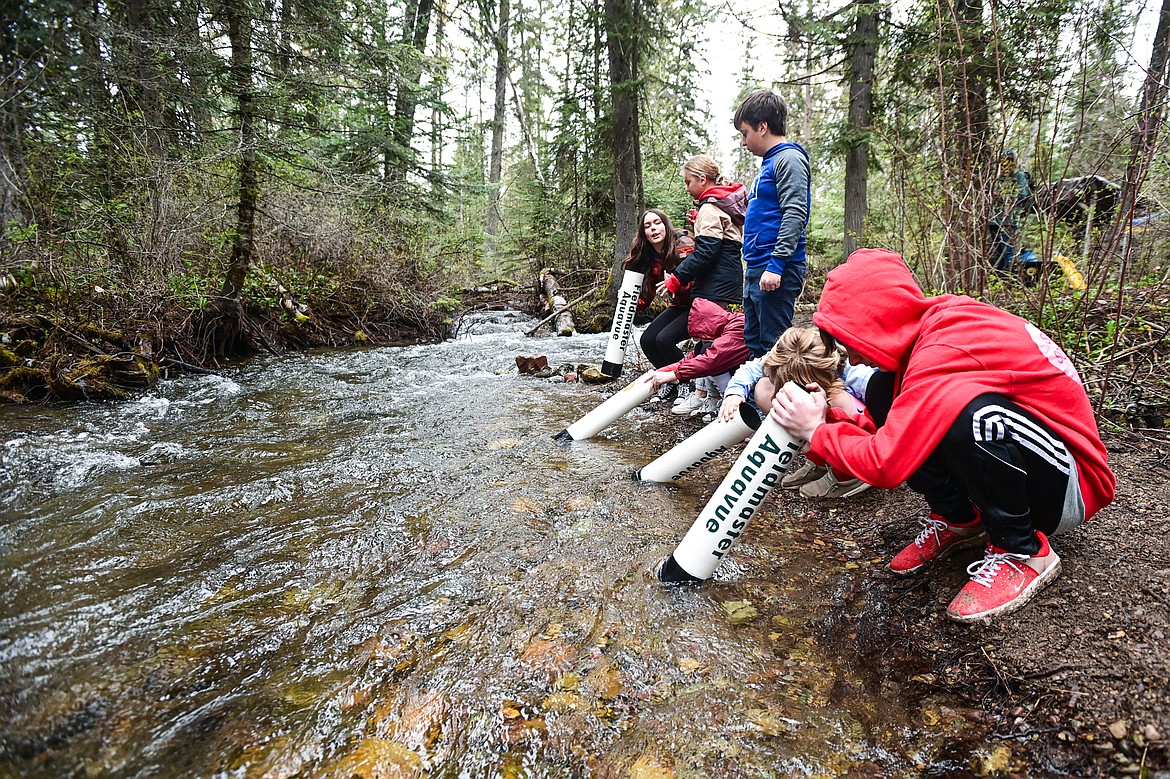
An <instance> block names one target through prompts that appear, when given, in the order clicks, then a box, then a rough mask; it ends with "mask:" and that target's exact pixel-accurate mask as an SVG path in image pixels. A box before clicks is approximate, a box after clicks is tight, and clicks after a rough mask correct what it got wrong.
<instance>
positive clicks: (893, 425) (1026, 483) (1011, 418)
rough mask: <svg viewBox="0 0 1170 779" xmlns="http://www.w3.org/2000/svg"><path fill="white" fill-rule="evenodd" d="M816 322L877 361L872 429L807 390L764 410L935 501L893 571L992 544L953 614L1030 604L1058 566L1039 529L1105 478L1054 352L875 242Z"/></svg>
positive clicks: (1067, 516)
mask: <svg viewBox="0 0 1170 779" xmlns="http://www.w3.org/2000/svg"><path fill="white" fill-rule="evenodd" d="M813 323H814V324H816V326H817V327H819V328H820V329H821V330H822V331H823V332H825V333H827V334H828V335H830V336H832V337H833V338H835V339H836V341H837V342H838V343H840V344H841V345H842V346H844V348H845V350H846V354H847V355H848V357H849V361H850V362H851V363H853V364H866V365H872V366H873V367H876V368H879V369H880V371H879V372H878V373H876V374H874V376H873V378H871V379H870V383H869V387H868V388H867V391H866V403H867V405H868V408H869V411H870V413H871V414H872V416H873V417H874V420H875V422H876V423H877V425H878V430H877V432H876V433H872V434H871V433H868V432H866V431H864V430H862V429H861V428H858V427H855V426H853V425H826V424H824V420H825V402H824V397H823V395H821V396H819V397H818V395H817V393H813V394H812V395H811V396H806V397H801V396H800V395H799V394H797V393H791V394H790V393H787V392H783V391H782V392H780V393H778V394H777V396H776V399H775V400H774V401H773V404H772V412H771V413H772V415H773V418H774V419H775V420H776V421H777V422H779V423H780V424H781V425H782V426H783V427H784V428H785V429H786V430H787V431H788V432H789V433H791V434H792V435H795V436H797V437H800V438H803V439H805V440H807V441H808V442H809V445H810V448H811V451H813V452H814V453H816V454H817V455H818V456H821V457H824V458H825V459H827V460H828V461H829V462H831V463H833V464H834V465H840V467H842V468H844V469H845V470H847V471H849V473H851V474H853V475H855V476H857V477H858V478H860V479H862V480H864V481H865V482H867V483H869V484H872V485H874V486H876V487H883V488H887V489H889V488H893V487H895V486H897V485H898V484H901V483H902V482H906V484H907V485H908V486H909V487H910V488H911V489H913V490H915V491H916V492H919V493H921V494H922V495H923V497H924V498H925V499H926V502H927V505H928V506H929V508H930V515H929V517H928V518H926V519H924V520H923V530H922V532H920V533H919V534H918V536H917V538H915V539H914V541H913V542H912V543H911V544H909V545H908V546H907V547H906V548H905V549H903V550H902V552H901V553H899V554H898V555H897V556H895V557H894V559H893V560H892V561H891V563H890V568H891V570H892V571H893V572H894V573H897V574H910V573H913V572H915V571H918V570H919V569H921V568H923V567H924V566H926V565H927V564H928V563H931V562H933V561H934V560H937V559H940V558H943V557H946V556H947V555H949V554H951V553H953V552H954V551H956V550H957V549H961V548H963V547H969V546H978V545H980V544H982V543H984V541H986V542H987V546H986V549H985V552H984V557H983V560H982V561H980V562H977V563H973V564H972V565H971V566H970V568H969V569H968V570H969V572H970V573H971V579H970V581H969V582H968V583H967V584H966V586H964V587H963V589H962V590H961V591H960V592H959V594H958V595H957V596H956V597H955V599H954V600H953V601H952V602H951V604H950V606H949V608H948V609H947V614H948V616H950V617H951V618H953V619H956V620H959V621H961V622H977V621H985V620H988V619H991V618H992V617H995V616H998V615H1002V614H1008V613H1010V612H1012V611H1015V610H1016V609H1019V608H1020V607H1022V606H1023V605H1025V604H1026V603H1027V602H1028V601H1029V600H1030V599H1031V598H1032V597H1033V596H1034V595H1035V594H1036V592H1038V591H1039V590H1040V589H1041V588H1042V587H1044V586H1045V585H1047V584H1048V583H1049V582H1051V581H1052V580H1053V579H1055V578H1056V576H1057V574H1058V573H1059V572H1060V558H1059V557H1058V556H1057V554H1056V553H1055V552H1054V551H1052V548H1051V547H1050V546H1049V543H1048V537H1049V536H1050V535H1052V536H1055V535H1060V534H1061V533H1064V532H1067V531H1069V530H1071V529H1072V528H1075V527H1077V526H1078V525H1080V524H1081V523H1083V522H1084V521H1086V520H1087V519H1089V518H1090V517H1092V516H1093V515H1094V514H1095V513H1096V512H1097V511H1099V510H1100V509H1101V508H1103V507H1104V506H1106V505H1108V504H1109V503H1110V502H1111V501H1112V500H1113V494H1114V489H1115V486H1116V479H1115V477H1114V475H1113V472H1112V471H1111V470H1110V469H1109V465H1108V461H1107V457H1106V452H1105V446H1104V444H1102V443H1101V438H1100V436H1099V435H1098V433H1097V425H1096V421H1095V419H1094V417H1093V409H1092V406H1091V405H1090V403H1089V398H1088V395H1087V394H1086V393H1085V389H1084V387H1083V386H1082V384H1081V381H1080V377H1079V376H1078V375H1077V372H1076V370H1075V368H1074V367H1073V365H1072V363H1071V362H1070V361H1069V359H1068V357H1067V356H1066V355H1065V353H1064V352H1063V351H1061V349H1060V348H1059V347H1058V346H1057V345H1056V344H1055V343H1053V341H1052V340H1051V339H1050V338H1048V336H1046V335H1044V333H1042V332H1041V331H1040V330H1039V329H1038V328H1037V327H1035V326H1034V325H1032V324H1031V323H1030V322H1027V321H1025V320H1023V319H1021V318H1019V317H1017V316H1014V315H1012V314H1009V313H1007V312H1006V311H1003V310H1001V309H998V308H996V307H995V306H990V305H988V304H986V303H981V302H979V301H976V300H973V299H971V298H969V297H966V296H962V295H939V296H937V297H926V296H925V295H923V293H922V290H921V289H920V288H919V287H918V284H917V283H916V282H915V281H914V277H913V276H912V275H911V274H910V270H909V269H908V268H907V267H906V264H905V263H904V262H903V260H902V258H901V256H899V255H898V254H895V253H894V252H890V251H885V250H882V249H861V250H859V251H856V252H854V253H853V254H852V255H850V257H849V260H848V261H847V262H846V263H845V264H843V265H841V266H839V267H837V268H835V269H834V270H833V271H832V272H830V273H829V276H828V279H827V281H826V283H825V288H824V292H823V293H822V295H821V299H820V302H819V304H818V305H817V311H816V313H815V314H813Z"/></svg>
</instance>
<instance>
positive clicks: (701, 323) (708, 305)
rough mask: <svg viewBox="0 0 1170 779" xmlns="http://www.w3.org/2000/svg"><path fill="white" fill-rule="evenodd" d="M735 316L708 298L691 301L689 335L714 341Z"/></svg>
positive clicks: (688, 324) (688, 320) (688, 323)
mask: <svg viewBox="0 0 1170 779" xmlns="http://www.w3.org/2000/svg"><path fill="white" fill-rule="evenodd" d="M734 316H736V315H735V314H732V313H731V312H729V311H725V310H724V309H723V307H722V306H720V305H719V304H718V303H713V302H711V301H710V300H707V299H706V298H695V299H694V300H692V301H691V312H690V314H688V315H687V333H688V334H689V335H690V336H691V337H692V338H698V339H699V340H702V341H713V340H715V339H716V338H718V337H719V336H720V335H721V334H722V333H723V329H724V328H725V327H727V323H728V322H730V321H731V319H732V317H734ZM741 316H742V315H741Z"/></svg>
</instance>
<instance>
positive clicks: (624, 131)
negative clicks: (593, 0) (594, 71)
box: [605, 0, 642, 304]
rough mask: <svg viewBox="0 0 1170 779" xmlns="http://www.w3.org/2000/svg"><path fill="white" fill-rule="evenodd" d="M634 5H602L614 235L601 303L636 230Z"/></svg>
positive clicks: (638, 165) (609, 296)
mask: <svg viewBox="0 0 1170 779" xmlns="http://www.w3.org/2000/svg"><path fill="white" fill-rule="evenodd" d="M639 3H640V0H605V16H606V22H607V27H606V33H607V35H606V46H607V47H608V51H609V77H610V91H611V101H612V103H611V105H612V114H611V123H610V132H611V133H612V135H611V148H612V149H613V163H614V177H613V195H614V219H615V222H616V224H617V229H616V232H615V235H614V246H613V272H612V273H611V274H610V281H609V285H608V287H607V288H606V295H605V297H606V300H607V301H609V302H610V303H611V304H614V303H616V302H617V292H618V287H619V286H620V284H621V280H622V273H621V263H622V260H623V259H624V258H625V256H626V252H627V251H628V250H629V246H630V242H631V241H632V240H633V238H634V233H635V232H636V231H637V229H638V215H639V212H640V210H641V208H642V148H641V138H640V134H639V126H638V97H639V94H640V92H641V87H642V85H641V82H640V80H639V79H640V76H639V59H640V52H639V46H640V42H641V39H642V35H641V26H642V25H641V9H640V6H639Z"/></svg>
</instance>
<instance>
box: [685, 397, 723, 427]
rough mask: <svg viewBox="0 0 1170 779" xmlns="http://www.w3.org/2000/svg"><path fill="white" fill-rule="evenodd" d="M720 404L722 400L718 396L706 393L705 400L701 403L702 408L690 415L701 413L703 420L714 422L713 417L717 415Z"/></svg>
mask: <svg viewBox="0 0 1170 779" xmlns="http://www.w3.org/2000/svg"><path fill="white" fill-rule="evenodd" d="M722 405H723V401H722V400H720V399H719V398H713V397H711V396H710V395H708V396H707V400H706V401H705V402H704V403H703V406H702V408H700V409H699V410H698V411H696V412H694V414H691V416H694V415H695V414H702V417H703V421H704V422H714V421H715V417H717V416H719V409H720V407H721V406H722Z"/></svg>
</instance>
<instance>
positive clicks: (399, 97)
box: [391, 0, 434, 180]
mask: <svg viewBox="0 0 1170 779" xmlns="http://www.w3.org/2000/svg"><path fill="white" fill-rule="evenodd" d="M433 7H434V0H410V2H409V3H408V4H407V8H406V17H405V20H404V23H403V27H402V43H403V44H404V45H405V46H406V47H409V49H410V51H409V56H407V57H404V58H403V62H402V66H401V70H400V72H399V82H398V92H397V94H396V95H395V97H394V120H393V126H392V129H393V138H394V149H393V150H392V151H393V153H394V154H397V155H401V161H402V163H403V164H402V165H400V166H398V167H396V168H394V169H392V171H391V172H392V174H393V176H392V178H394V179H396V180H402V179H404V178H405V177H406V167H407V164H409V163H410V162H411V161H412V160H413V156H414V155H413V152H412V146H411V141H412V140H413V139H414V111H415V109H416V108H417V107H418V96H419V82H420V80H421V78H422V70H423V68H422V57H423V52H424V50H425V49H426V45H427V35H428V34H429V32H430V29H431V10H432V8H433Z"/></svg>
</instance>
